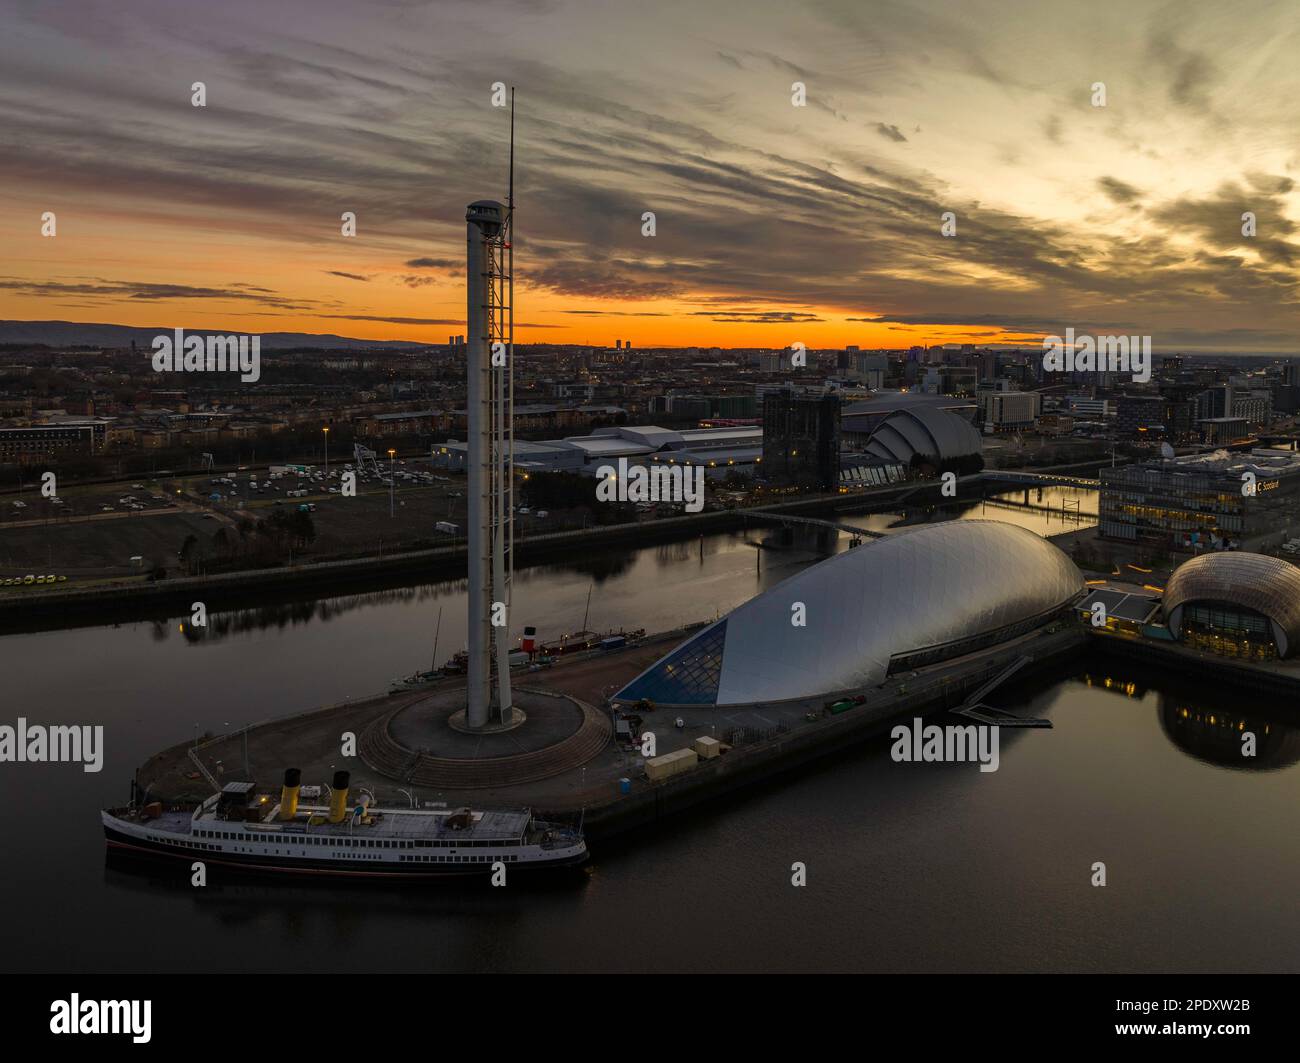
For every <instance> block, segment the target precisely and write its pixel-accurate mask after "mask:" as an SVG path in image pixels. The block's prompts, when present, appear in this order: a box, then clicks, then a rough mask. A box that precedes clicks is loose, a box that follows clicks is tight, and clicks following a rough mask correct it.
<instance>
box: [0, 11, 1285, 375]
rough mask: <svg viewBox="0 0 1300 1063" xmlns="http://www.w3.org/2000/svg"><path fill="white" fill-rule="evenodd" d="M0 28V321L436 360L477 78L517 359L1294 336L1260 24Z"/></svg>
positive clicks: (318, 22) (766, 16)
mask: <svg viewBox="0 0 1300 1063" xmlns="http://www.w3.org/2000/svg"><path fill="white" fill-rule="evenodd" d="M5 6H6V7H7V8H8V14H9V18H8V22H9V24H10V28H11V33H10V34H9V36H8V39H7V41H6V44H5V45H4V46H3V49H4V52H5V63H4V64H3V69H2V71H0V78H2V79H3V84H4V93H3V100H4V102H3V103H0V108H2V111H0V113H3V116H4V120H5V123H6V126H7V128H9V129H10V130H11V137H10V142H9V144H8V145H7V150H6V151H5V152H4V153H2V154H0V175H2V178H0V179H2V180H3V182H4V185H5V187H6V188H7V190H8V191H9V196H8V200H9V205H8V209H7V210H6V211H5V212H4V213H3V219H2V220H0V238H2V239H3V240H4V242H5V245H6V247H7V250H8V254H7V255H6V265H5V266H4V267H3V268H2V269H0V317H4V318H13V319H30V320H70V321H85V322H112V323H117V324H124V325H138V326H153V325H157V324H159V323H168V324H175V325H177V326H185V327H189V328H194V329H202V328H227V329H236V328H238V329H240V330H243V331H248V332H262V331H266V332H272V331H277V332H278V331H287V332H314V333H335V334H340V335H347V336H357V337H363V338H372V339H384V340H389V339H405V340H416V341H422V342H442V341H443V340H445V339H446V337H447V335H449V334H452V333H459V332H463V331H464V324H463V321H464V287H463V285H464V277H463V271H462V267H461V265H460V262H461V259H462V257H463V244H462V240H463V235H462V232H463V225H464V209H465V204H466V203H468V202H470V201H472V200H475V199H480V198H489V197H503V196H504V192H505V173H506V143H507V140H506V138H507V128H508V112H507V111H506V110H504V109H502V108H495V107H493V106H492V103H491V96H492V85H493V84H494V83H496V82H501V83H503V84H507V85H514V86H516V87H517V89H518V93H519V111H518V130H517V139H518V152H519V154H518V160H517V164H518V170H517V192H518V196H519V230H518V231H519V240H518V247H517V250H518V255H517V259H516V261H517V265H518V277H519V281H518V287H519V295H518V303H519V316H518V338H519V341H520V342H521V343H524V342H548V341H551V342H559V343H565V342H569V343H602V344H603V343H608V344H611V345H612V344H613V342H614V340H615V339H616V338H619V339H628V340H631V341H632V342H633V344H634V345H636V346H660V345H663V346H694V345H698V346H721V347H743V346H765V347H781V346H785V345H787V344H790V343H794V342H803V343H806V344H807V345H808V346H809V347H813V348H819V347H820V348H825V347H836V346H844V345H846V344H856V345H858V346H861V347H906V346H911V345H913V344H932V343H944V342H957V343H977V344H978V343H989V342H991V343H1017V342H1018V343H1022V344H1035V343H1037V342H1038V341H1039V340H1040V339H1041V337H1042V336H1043V335H1045V334H1053V333H1060V332H1062V331H1063V330H1064V329H1065V328H1066V327H1077V328H1078V329H1079V330H1080V331H1091V332H1094V333H1097V334H1104V333H1106V332H1107V331H1109V330H1114V331H1116V332H1121V333H1125V334H1128V333H1143V334H1149V335H1151V336H1152V337H1153V346H1154V347H1155V349H1156V350H1157V351H1158V352H1165V353H1169V352H1173V351H1176V350H1187V351H1211V352H1212V351H1237V352H1242V353H1261V354H1273V353H1286V352H1288V351H1294V350H1295V348H1296V347H1297V341H1300V326H1297V325H1296V314H1295V310H1296V302H1297V297H1296V293H1297V281H1298V280H1300V238H1297V227H1296V221H1295V220H1294V219H1297V218H1300V194H1298V193H1297V191H1296V188H1295V180H1294V178H1295V174H1296V172H1297V169H1298V168H1300V152H1298V151H1297V149H1296V148H1295V146H1294V143H1293V142H1292V141H1291V140H1290V139H1289V138H1288V136H1287V133H1288V129H1289V120H1290V118H1291V112H1292V111H1293V108H1292V107H1290V106H1289V103H1288V101H1289V99H1291V98H1293V97H1294V95H1295V92H1294V90H1295V89H1296V88H1298V87H1300V85H1298V84H1297V83H1298V82H1300V73H1297V72H1296V71H1295V70H1294V68H1293V67H1288V66H1286V65H1284V64H1283V61H1282V60H1283V58H1284V57H1285V55H1286V54H1287V52H1288V50H1289V49H1290V48H1293V47H1294V45H1295V43H1296V38H1297V32H1298V31H1297V28H1296V26H1295V24H1294V20H1293V19H1289V18H1288V16H1287V10H1286V8H1285V7H1284V6H1283V5H1281V4H1261V5H1256V6H1255V7H1253V8H1252V9H1250V11H1248V12H1246V13H1243V12H1241V11H1225V10H1221V9H1219V8H1217V7H1214V6H1211V5H1206V4H1196V5H1180V6H1178V7H1177V8H1174V7H1172V6H1165V5H1143V4H1139V5H1131V4H1130V5H1119V4H1103V5H1090V6H1089V7H1088V8H1087V9H1086V10H1079V11H1072V10H1071V9H1070V8H1069V6H1068V5H1064V4H1060V5H1052V6H1050V7H1047V8H1044V7H1042V6H1041V5H1039V6H1035V7H1034V9H1033V10H1034V13H1035V16H1036V17H1035V18H1034V19H1033V20H1032V22H1028V21H1022V20H1019V19H1017V18H1016V17H1015V15H1014V13H1010V12H1008V11H1007V10H1006V9H1005V5H1001V6H998V5H966V6H964V7H963V8H961V9H960V10H957V11H948V10H945V6H944V5H941V4H912V5H886V6H884V7H880V8H874V9H863V8H861V7H860V6H858V5H853V4H846V3H827V4H814V5H810V6H807V7H805V8H803V9H802V10H801V13H800V16H799V17H798V18H797V19H792V18H791V17H790V13H789V12H788V11H787V10H786V9H785V8H783V7H782V5H778V4H760V5H757V6H755V5H750V4H746V5H734V6H731V7H726V6H724V7H722V8H719V9H717V11H716V13H715V14H714V16H713V18H711V19H710V20H709V21H708V22H707V23H704V24H701V19H700V16H699V12H698V11H697V10H696V9H695V8H694V7H691V6H688V5H669V6H666V7H665V6H662V5H657V6H656V7H655V8H654V9H653V10H642V9H639V8H637V7H636V6H633V5H626V4H616V5H613V6H611V5H608V4H590V3H585V2H575V3H563V2H554V3H550V2H539V3H530V2H513V3H487V4H476V5H473V6H472V7H471V6H468V5H466V6H464V7H459V8H456V9H454V10H453V11H452V12H451V13H447V12H446V11H440V10H438V9H435V8H431V7H429V6H427V5H422V4H413V3H391V4H386V5H384V8H385V10H386V16H385V17H384V18H383V19H375V20H373V21H370V22H367V23H366V24H364V25H359V24H358V22H357V21H356V18H355V10H354V9H352V8H351V7H350V6H349V5H346V4H334V3H327V4H313V5H310V7H309V8H308V7H304V6H301V5H288V6H286V7H283V8H277V9H275V10H269V9H267V8H266V7H265V6H264V5H252V4H246V3H232V4H229V5H225V6H223V8H222V11H221V12H220V13H219V14H215V13H213V12H212V11H210V10H208V9H206V8H205V7H204V6H203V5H198V4H190V3H180V4H177V3H171V4H161V3H146V4H141V5H137V6H135V7H134V8H133V9H132V10H130V11H125V12H124V11H122V10H121V9H120V8H116V7H113V6H112V5H100V4H96V3H76V4H70V5H61V6H60V7H58V8H54V9H50V8H47V7H44V6H41V7H38V6H34V5H27V4H21V3H15V2H8V3H6V5H5ZM308 13H310V18H308V17H307V15H308ZM254 42H255V43H254ZM1062 42H1068V44H1069V48H1068V51H1066V50H1063V49H1062ZM542 56H544V57H545V58H544V59H543V58H540V57H542ZM1044 56H1049V57H1050V59H1051V61H1050V63H1046V64H1045V63H1043V62H1042V59H1041V57H1044ZM126 71H129V72H130V76H129V77H128V76H126V75H125V74H124V72H126ZM195 81H202V82H204V85H205V89H206V102H207V105H206V106H205V107H201V108H200V107H193V106H192V105H191V95H192V93H191V86H192V83H193V82H195ZM796 82H800V83H802V84H803V85H804V86H805V87H806V106H803V107H796V106H793V105H792V102H791V101H792V87H793V86H794V84H795V83H796ZM1098 82H1101V83H1104V85H1105V92H1106V104H1105V106H1094V103H1093V101H1094V98H1095V89H1094V86H1095V85H1096V83H1098ZM45 211H53V212H54V213H55V215H56V217H57V224H58V235H57V236H56V237H54V238H47V237H42V236H41V235H40V226H41V220H40V219H41V215H42V213H43V212H45ZM344 211H354V212H355V213H356V215H357V235H356V236H355V237H344V236H342V235H340V215H341V214H342V213H343V212H344ZM645 211H653V212H654V213H655V215H656V234H655V235H654V236H653V237H645V236H642V235H641V232H642V215H643V213H644V212H645ZM945 211H951V212H952V213H953V215H954V216H955V224H956V234H955V235H954V236H951V237H944V236H942V235H941V233H940V226H941V215H942V214H943V212H945ZM1246 211H1250V212H1252V213H1253V214H1254V215H1255V218H1256V225H1257V231H1256V234H1255V235H1254V236H1250V237H1247V236H1243V235H1242V233H1241V228H1242V221H1241V215H1242V214H1243V212H1246Z"/></svg>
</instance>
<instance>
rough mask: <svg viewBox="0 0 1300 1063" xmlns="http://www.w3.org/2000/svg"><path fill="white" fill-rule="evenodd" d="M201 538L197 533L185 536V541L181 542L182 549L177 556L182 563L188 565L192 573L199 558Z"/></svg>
mask: <svg viewBox="0 0 1300 1063" xmlns="http://www.w3.org/2000/svg"><path fill="white" fill-rule="evenodd" d="M198 546H199V538H198V536H197V535H194V534H192V533H191V534H190V535H187V536H185V541H184V542H183V543H181V548H180V551H179V552H178V553H177V555H176V556H177V557H178V558H179V559H180V562H181V564H182V565H184V566H185V567H186V569H187V570H188V571H189V573H190V575H193V574H194V563H195V561H196V560H197V558H198Z"/></svg>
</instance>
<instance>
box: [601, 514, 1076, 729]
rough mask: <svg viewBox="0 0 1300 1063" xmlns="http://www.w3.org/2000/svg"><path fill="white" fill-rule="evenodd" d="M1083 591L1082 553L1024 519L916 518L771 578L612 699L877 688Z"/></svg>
mask: <svg viewBox="0 0 1300 1063" xmlns="http://www.w3.org/2000/svg"><path fill="white" fill-rule="evenodd" d="M1082 593H1083V578H1082V576H1081V575H1080V573H1079V570H1078V569H1077V568H1076V567H1075V565H1074V563H1073V562H1072V561H1071V560H1070V559H1069V558H1068V557H1066V556H1065V554H1063V553H1062V552H1061V551H1060V550H1059V549H1057V548H1056V547H1055V546H1053V545H1052V544H1051V543H1049V542H1048V541H1047V540H1045V539H1043V538H1041V537H1040V536H1038V535H1035V534H1034V533H1033V532H1030V531H1027V530H1025V529H1024V528H1020V527H1017V526H1015V525H1011V524H1004V523H1001V522H998V521H979V520H972V521H950V522H947V523H943V524H932V525H926V526H923V527H918V528H912V529H908V530H906V531H901V532H895V533H893V534H890V535H888V536H885V537H883V538H880V539H876V540H873V541H870V542H868V543H867V544H865V545H863V546H858V547H855V548H853V549H850V550H848V551H846V552H844V553H841V554H837V555H836V556H834V557H832V558H829V559H828V560H826V561H822V562H821V563H820V564H817V565H814V566H812V567H811V568H807V569H804V570H803V571H802V572H800V573H798V574H797V575H795V576H792V577H790V578H789V579H787V580H785V581H783V582H782V583H780V584H778V585H777V586H775V587H772V588H771V589H769V590H767V591H764V592H763V593H762V594H760V595H758V596H757V597H755V598H752V599H750V600H749V601H748V602H745V603H744V604H743V605H741V606H739V607H737V608H736V609H734V610H733V611H732V612H731V613H729V614H728V615H727V616H725V617H723V618H722V619H720V620H718V621H716V622H715V623H713V624H711V625H709V626H708V627H706V628H704V629H703V630H701V631H700V632H698V633H697V634H696V635H694V637H692V638H691V639H689V640H688V641H687V642H685V643H683V644H682V645H680V646H679V647H678V648H677V649H675V650H673V651H672V652H671V653H669V654H668V655H667V656H666V657H664V658H662V659H661V660H659V661H657V662H656V663H655V664H653V665H652V666H651V667H649V668H647V669H646V670H645V671H644V672H642V673H641V674H640V675H638V676H637V677H636V678H635V679H633V680H632V681H631V682H630V683H628V684H627V685H626V686H625V687H624V688H623V689H622V690H620V691H619V692H618V693H617V694H616V695H614V697H613V698H612V699H611V700H612V701H614V702H615V703H621V704H628V703H634V702H637V701H640V700H641V699H643V698H644V699H648V700H650V701H652V702H654V703H655V704H656V705H660V706H664V707H669V706H677V705H680V706H684V707H685V706H707V705H716V706H729V705H748V704H754V703H757V702H774V701H791V700H798V699H803V698H815V697H821V696H824V695H828V694H836V693H841V692H846V691H859V692H860V691H865V690H867V689H869V688H871V687H875V686H879V685H881V684H882V683H884V682H885V681H886V680H888V679H889V677H891V676H893V675H897V674H900V673H906V672H909V671H911V670H914V669H916V668H920V667H924V666H927V665H932V664H937V663H939V662H941V661H947V660H950V659H953V658H956V657H961V656H964V655H966V654H970V653H975V652H976V651H979V650H984V649H988V648H990V647H994V646H997V645H999V644H1001V643H1004V642H1007V641H1008V640H1010V639H1014V638H1016V637H1018V636H1020V635H1023V634H1026V633H1027V632H1030V631H1032V630H1034V629H1036V628H1039V627H1042V626H1044V625H1046V624H1048V623H1050V622H1051V621H1053V620H1055V619H1057V618H1059V617H1062V616H1066V615H1068V614H1069V612H1070V608H1071V605H1072V603H1073V602H1074V601H1075V600H1076V599H1077V598H1078V597H1079V596H1080V595H1081V594H1082ZM799 620H802V624H800V623H798V621H799Z"/></svg>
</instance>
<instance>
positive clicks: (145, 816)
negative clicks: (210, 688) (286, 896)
mask: <svg viewBox="0 0 1300 1063" xmlns="http://www.w3.org/2000/svg"><path fill="white" fill-rule="evenodd" d="M300 782H301V773H300V772H299V771H298V769H296V768H290V769H289V770H288V771H286V772H285V779H284V785H283V787H282V788H281V792H280V799H279V801H278V802H273V800H272V797H271V795H268V794H258V793H257V787H256V785H255V784H254V783H251V782H231V783H227V784H226V785H225V787H224V788H223V789H222V790H221V792H220V793H217V794H213V795H212V796H211V797H209V798H207V799H206V800H205V801H203V802H202V804H200V805H199V806H198V807H197V808H164V807H163V806H162V805H161V804H159V803H157V802H154V803H151V804H142V805H131V806H129V807H126V808H113V809H105V810H103V811H102V812H101V818H102V820H103V824H104V837H105V839H106V841H107V843H108V845H109V846H110V848H113V849H118V850H124V851H129V852H137V853H141V854H152V855H157V856H172V857H180V858H182V859H185V860H191V861H193V860H201V861H204V862H206V863H212V864H219V865H227V866H232V867H238V868H241V869H247V870H255V871H270V872H277V873H296V874H317V875H345V876H352V877H375V878H399V877H415V878H440V877H445V876H452V875H475V874H478V875H490V874H492V873H493V872H494V871H495V870H497V869H498V867H502V866H503V867H504V868H505V869H506V870H507V872H515V871H524V870H529V871H531V870H538V869H543V868H557V867H565V866H572V865H576V864H580V863H583V862H584V861H585V860H586V859H587V845H586V841H585V840H584V839H583V836H582V829H581V826H572V825H567V824H561V823H555V822H548V821H544V820H539V819H537V818H536V817H535V816H534V815H533V813H532V811H531V810H529V809H510V810H502V811H475V810H473V809H469V808H461V809H454V810H448V809H429V810H421V809H379V808H377V807H374V806H372V803H371V801H370V797H369V795H368V794H362V795H361V796H360V798H359V799H356V800H355V801H352V802H349V790H348V783H349V778H348V773H347V772H338V773H337V774H336V775H335V778H334V788H333V790H332V792H331V794H330V801H329V804H328V805H327V806H317V805H300V804H299V803H298V797H299V791H300V789H301V787H300Z"/></svg>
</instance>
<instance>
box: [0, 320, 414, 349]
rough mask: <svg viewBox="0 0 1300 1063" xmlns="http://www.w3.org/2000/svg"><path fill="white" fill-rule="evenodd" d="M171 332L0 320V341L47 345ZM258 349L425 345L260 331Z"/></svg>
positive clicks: (143, 342) (145, 339)
mask: <svg viewBox="0 0 1300 1063" xmlns="http://www.w3.org/2000/svg"><path fill="white" fill-rule="evenodd" d="M173 331H175V326H174V325H159V326H158V327H157V328H135V327H133V326H131V325H96V324H85V323H82V322H80V321H0V344H5V343H41V344H45V345H46V346H48V347H75V346H90V347H129V346H131V343H132V341H134V342H135V344H136V346H137V347H141V348H144V349H146V350H148V349H151V348H152V347H153V338H154V337H155V336H158V335H160V334H162V333H168V334H170V333H171V332H173ZM185 332H186V334H187V335H196V336H207V335H213V336H220V335H229V334H231V333H234V334H235V335H240V334H242V333H241V332H240V330H238V329H186V330H185ZM260 335H261V337H262V350H263V351H270V350H285V349H287V348H293V347H320V348H326V349H330V350H336V349H337V350H353V349H358V348H375V347H387V348H392V349H395V350H400V349H403V348H412V347H426V346H428V344H424V343H412V342H411V341H409V340H359V339H353V338H352V337H349V336H335V335H332V334H329V333H325V334H319V335H318V334H314V333H310V332H263V333H260Z"/></svg>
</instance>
